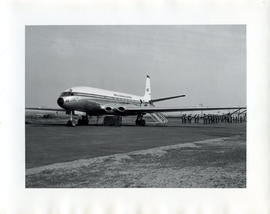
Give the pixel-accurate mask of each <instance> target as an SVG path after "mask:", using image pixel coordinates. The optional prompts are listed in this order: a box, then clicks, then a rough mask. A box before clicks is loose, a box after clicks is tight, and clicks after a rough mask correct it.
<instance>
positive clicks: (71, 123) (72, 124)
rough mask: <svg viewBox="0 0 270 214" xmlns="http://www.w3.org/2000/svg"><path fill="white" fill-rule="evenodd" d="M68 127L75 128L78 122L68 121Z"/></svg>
mask: <svg viewBox="0 0 270 214" xmlns="http://www.w3.org/2000/svg"><path fill="white" fill-rule="evenodd" d="M66 125H67V126H69V127H75V126H76V121H75V120H68V121H67V124H66Z"/></svg>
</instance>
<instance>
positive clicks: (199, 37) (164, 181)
mask: <svg viewBox="0 0 270 214" xmlns="http://www.w3.org/2000/svg"><path fill="white" fill-rule="evenodd" d="M246 123H247V104H246V25H45V26H38V25H28V26H25V187H26V188H246Z"/></svg>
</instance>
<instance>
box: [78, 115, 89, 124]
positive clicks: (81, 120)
mask: <svg viewBox="0 0 270 214" xmlns="http://www.w3.org/2000/svg"><path fill="white" fill-rule="evenodd" d="M88 123H89V120H88V116H87V115H85V116H82V117H81V118H80V119H79V120H78V125H81V126H87V125H88Z"/></svg>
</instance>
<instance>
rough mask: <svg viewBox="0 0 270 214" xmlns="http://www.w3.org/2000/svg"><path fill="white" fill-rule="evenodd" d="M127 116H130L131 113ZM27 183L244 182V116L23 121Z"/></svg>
mask: <svg viewBox="0 0 270 214" xmlns="http://www.w3.org/2000/svg"><path fill="white" fill-rule="evenodd" d="M125 122H126V121H125ZM25 136H26V137H25V139H26V141H25V146H26V187H28V188H50V187H53V188H55V187H78V188H81V187H84V188H85V187H91V188H102V187H182V188H188V187H192V188H193V187H197V188H211V187H215V188H217V187H218V188H225V187H226V188H227V187H229V188H244V187H246V123H241V124H240V123H238V124H225V123H223V124H208V125H204V124H185V125H183V124H181V121H180V120H177V119H169V123H168V125H167V126H156V125H154V124H150V125H147V126H145V127H137V126H134V125H131V123H128V122H126V124H124V125H123V126H120V127H108V126H101V125H98V126H96V125H89V126H77V127H73V128H71V127H66V126H65V125H64V123H63V121H59V120H57V121H56V120H43V121H42V120H35V121H34V122H33V121H32V122H31V123H29V124H26V127H25Z"/></svg>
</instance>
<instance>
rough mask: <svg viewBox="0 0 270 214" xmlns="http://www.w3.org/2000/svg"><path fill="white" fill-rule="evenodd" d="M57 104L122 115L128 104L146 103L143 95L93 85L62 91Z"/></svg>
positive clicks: (80, 109)
mask: <svg viewBox="0 0 270 214" xmlns="http://www.w3.org/2000/svg"><path fill="white" fill-rule="evenodd" d="M57 104H58V105H59V106H60V107H61V108H63V109H65V110H67V111H81V112H85V113H87V114H89V115H102V114H113V115H119V114H120V115H121V114H123V112H124V108H125V106H126V105H131V106H140V105H142V104H146V102H144V100H143V97H140V96H136V95H132V94H127V93H121V92H117V91H109V90H104V89H99V88H93V87H73V88H69V89H67V90H65V91H64V92H63V93H61V95H60V97H59V98H58V100H57Z"/></svg>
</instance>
